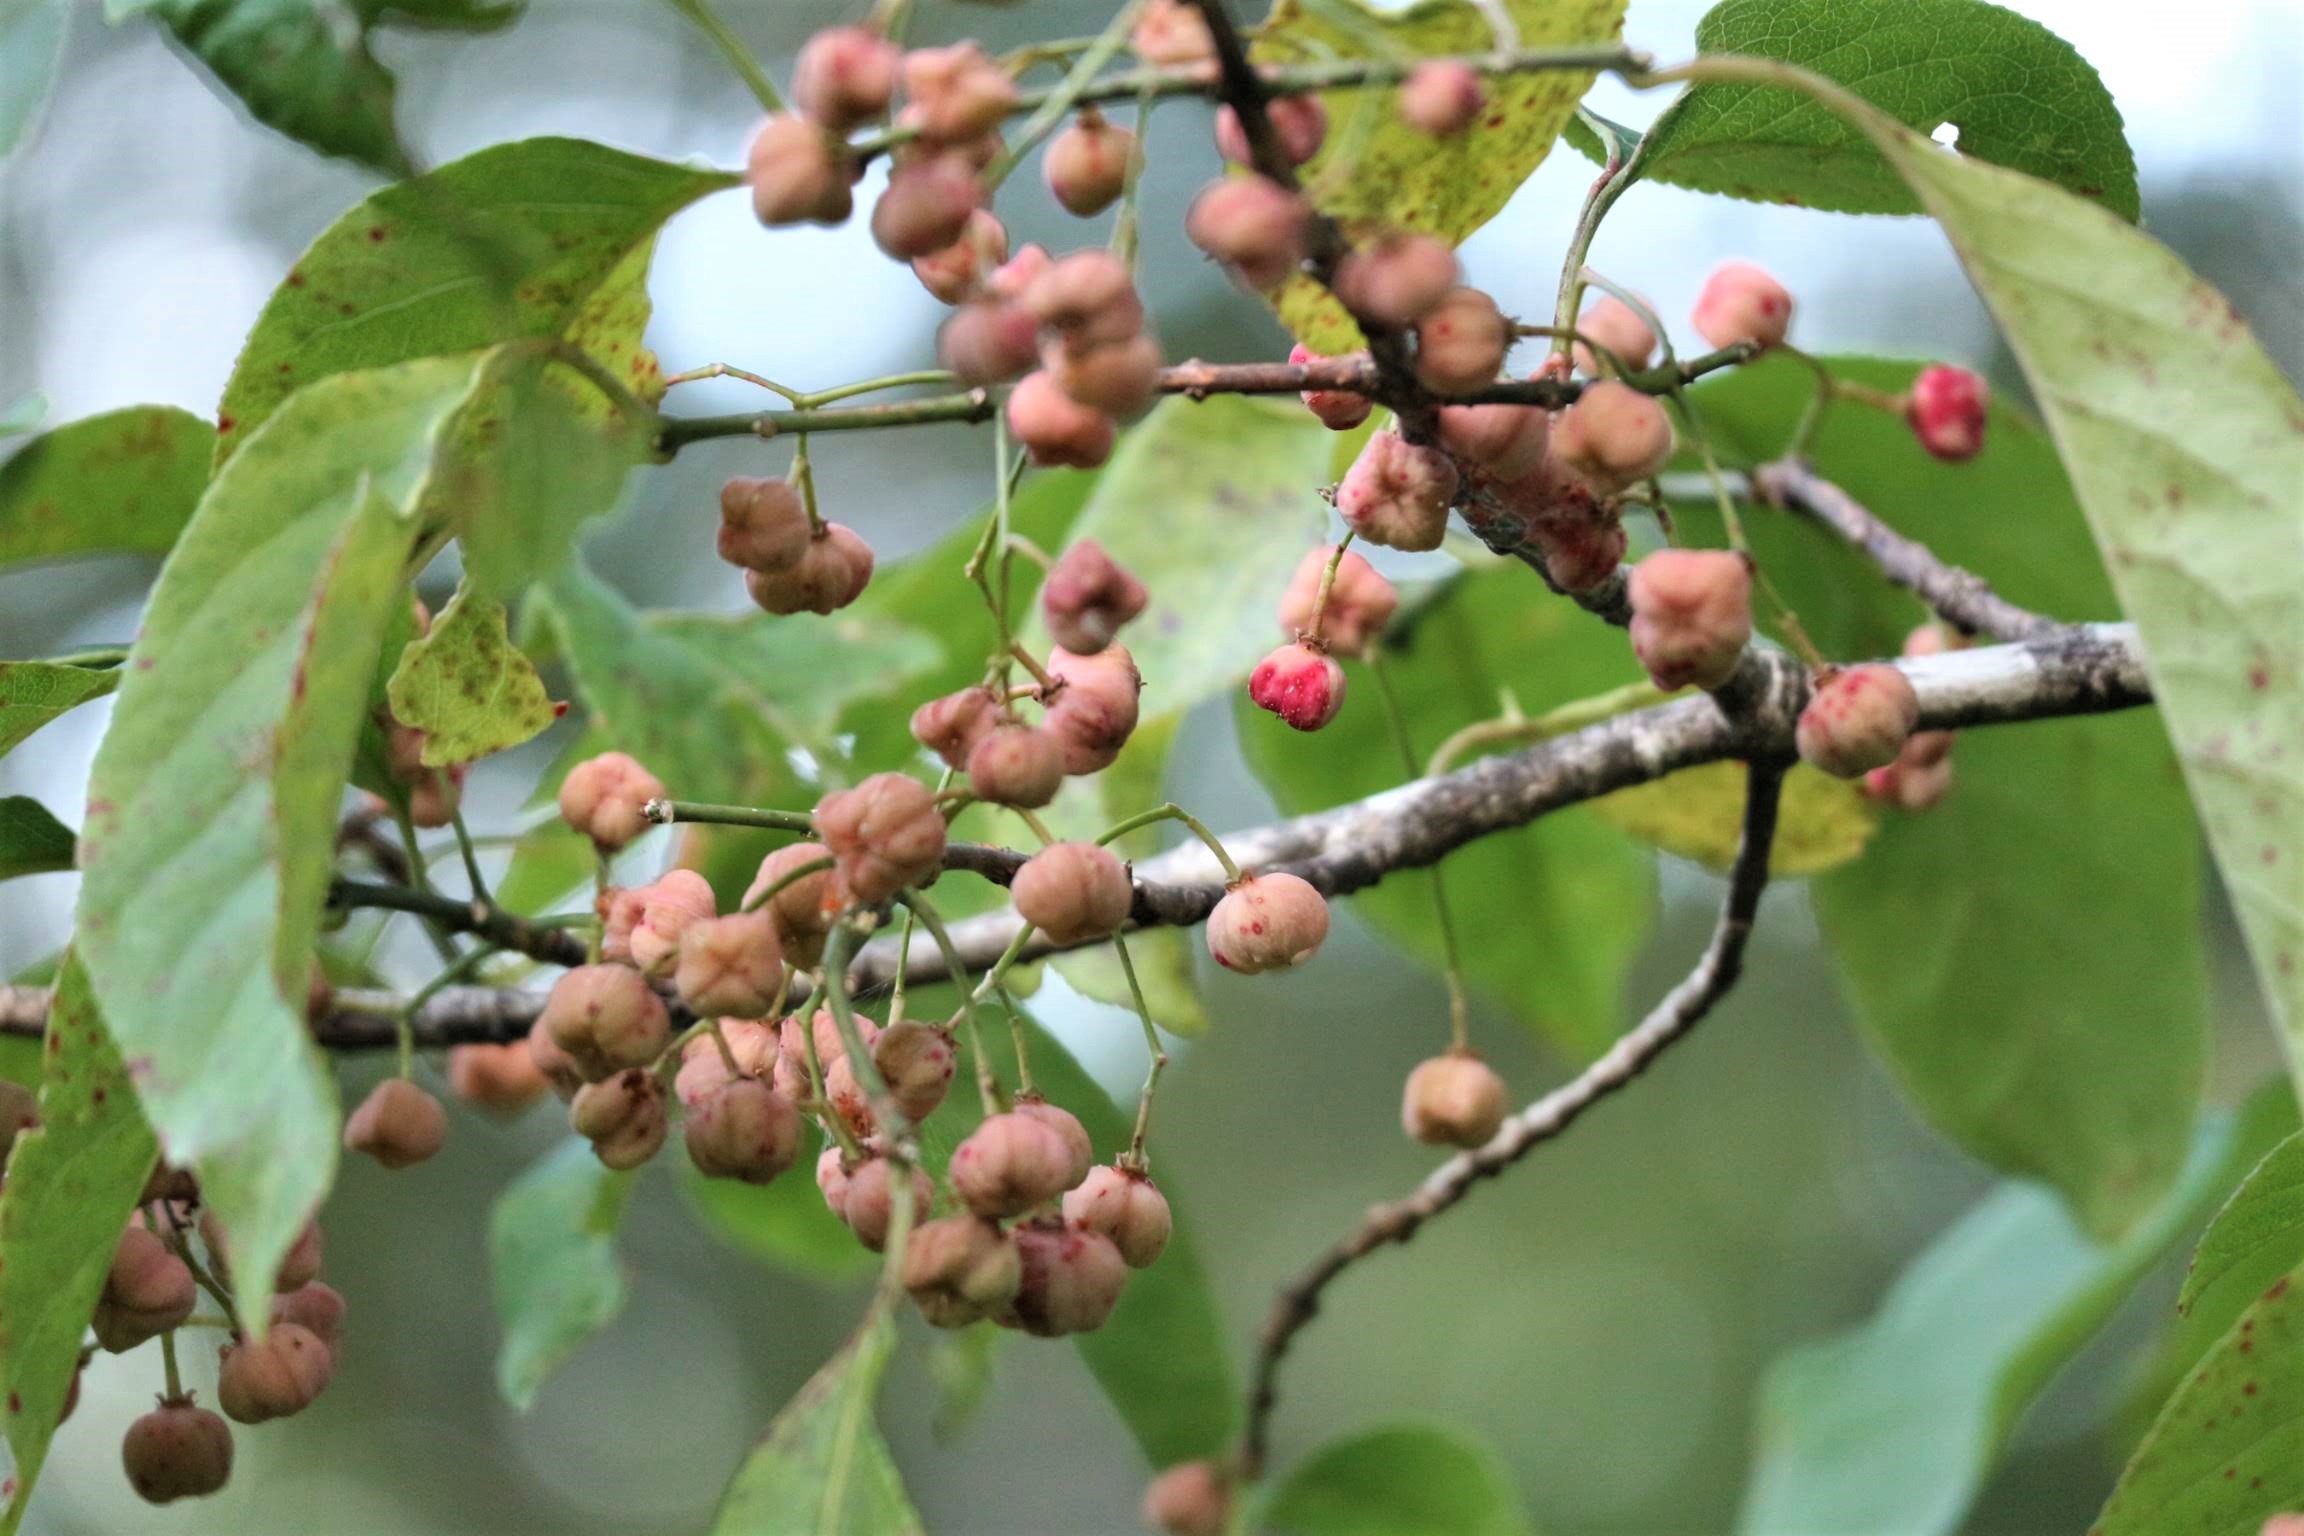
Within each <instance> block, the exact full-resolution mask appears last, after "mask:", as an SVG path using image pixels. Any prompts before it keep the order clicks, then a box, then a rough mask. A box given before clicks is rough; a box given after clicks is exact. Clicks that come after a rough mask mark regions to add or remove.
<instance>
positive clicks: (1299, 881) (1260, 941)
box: [1208, 872, 1328, 976]
mask: <svg viewBox="0 0 2304 1536" xmlns="http://www.w3.org/2000/svg"><path fill="white" fill-rule="evenodd" d="M1327 937H1328V902H1327V899H1326V898H1325V897H1323V896H1322V895H1321V894H1320V893H1319V892H1318V891H1317V890H1315V889H1313V887H1312V884H1311V882H1310V881H1308V880H1305V879H1303V878H1302V877H1300V876H1297V875H1291V874H1287V873H1285V872H1279V873H1272V874H1263V875H1242V876H1241V877H1240V878H1239V880H1237V881H1236V882H1234V883H1233V885H1232V887H1231V889H1229V890H1227V891H1226V892H1225V893H1224V898H1223V900H1221V901H1219V902H1217V903H1216V910H1215V911H1214V912H1211V913H1210V914H1209V915H1208V953H1209V954H1210V955H1211V956H1213V957H1214V958H1215V961H1216V963H1217V964H1218V965H1220V966H1223V967H1224V968H1225V969H1226V970H1228V971H1238V972H1240V973H1241V974H1242V975H1246V976H1254V975H1257V974H1259V973H1261V972H1264V971H1285V970H1291V969H1293V968H1295V967H1296V966H1299V965H1302V964H1304V963H1305V962H1306V961H1308V960H1310V959H1311V958H1312V957H1313V956H1314V955H1316V954H1318V953H1319V952H1320V946H1321V944H1322V943H1323V942H1324V941H1325V940H1326V939H1327Z"/></svg>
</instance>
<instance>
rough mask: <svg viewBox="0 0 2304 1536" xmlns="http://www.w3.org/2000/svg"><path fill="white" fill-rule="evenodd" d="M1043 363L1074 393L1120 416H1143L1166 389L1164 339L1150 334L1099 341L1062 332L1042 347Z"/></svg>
mask: <svg viewBox="0 0 2304 1536" xmlns="http://www.w3.org/2000/svg"><path fill="white" fill-rule="evenodd" d="M1040 366H1041V367H1042V368H1043V369H1045V370H1046V371H1047V374H1048V377H1049V378H1050V379H1052V380H1054V381H1055V384H1056V387H1057V388H1058V389H1060V390H1062V391H1063V392H1064V394H1065V395H1066V396H1067V397H1068V398H1070V399H1072V400H1074V401H1077V402H1078V403H1079V404H1081V405H1084V406H1087V407H1088V408H1089V409H1090V410H1093V411H1101V412H1103V413H1104V414H1105V415H1107V416H1111V417H1114V418H1117V419H1120V420H1128V419H1130V418H1133V417H1136V416H1141V415H1142V414H1143V413H1144V412H1145V411H1146V410H1147V409H1149V408H1150V406H1151V404H1152V402H1153V401H1154V400H1156V399H1158V398H1159V395H1160V343H1159V342H1157V341H1155V340H1153V339H1152V337H1150V336H1149V335H1143V334H1139V335H1135V336H1131V337H1129V338H1128V339H1127V340H1125V341H1098V342H1079V341H1074V340H1071V339H1069V338H1063V337H1059V338H1057V339H1055V340H1052V341H1051V342H1050V343H1049V344H1048V345H1047V346H1044V347H1042V348H1041V349H1040Z"/></svg>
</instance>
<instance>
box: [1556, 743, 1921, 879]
mask: <svg viewBox="0 0 2304 1536" xmlns="http://www.w3.org/2000/svg"><path fill="white" fill-rule="evenodd" d="M1592 809H1593V810H1595V811H1597V812H1598V813H1599V814H1600V816H1601V818H1602V819H1603V820H1606V821H1611V822H1614V823H1615V824H1616V825H1617V826H1619V827H1622V828H1623V829H1624V830H1625V831H1627V832H1629V833H1631V834H1632V835H1633V836H1634V837H1637V838H1639V839H1640V840H1641V841H1642V842H1645V843H1654V844H1655V845H1656V846H1657V847H1659V848H1661V849H1663V850H1664V851H1665V852H1666V853H1676V854H1678V855H1680V857H1682V858H1684V859H1694V860H1696V862H1698V863H1699V864H1703V865H1705V866H1706V867H1708V868H1711V869H1726V868H1727V867H1728V866H1729V865H1730V864H1732V863H1734V862H1735V859H1736V843H1737V837H1738V831H1739V829H1740V828H1741V826H1742V825H1743V816H1744V766H1743V764H1741V763H1706V764H1705V765H1704V766H1703V767H1701V768H1683V769H1681V770H1680V771H1679V772H1678V773H1675V774H1672V775H1670V776H1668V777H1666V778H1662V779H1658V780H1657V781H1656V782H1655V783H1653V784H1638V785H1634V786H1633V787H1632V788H1630V789H1620V790H1618V791H1616V793H1614V794H1612V795H1608V796H1605V797H1603V798H1601V799H1599V800H1597V801H1594V802H1593V805H1592ZM1879 825H1880V809H1879V807H1878V806H1876V805H1875V804H1873V802H1872V801H1871V800H1870V799H1869V798H1868V797H1867V796H1866V795H1865V793H1864V791H1863V790H1862V789H1861V788H1859V787H1858V786H1857V785H1855V784H1853V783H1850V782H1848V781H1847V780H1845V779H1835V778H1833V777H1831V776H1830V775H1828V774H1823V773H1819V772H1817V771H1816V770H1815V769H1813V768H1811V767H1809V766H1808V765H1807V764H1806V763H1802V764H1800V765H1799V766H1797V767H1795V768H1794V769H1793V770H1792V772H1791V773H1790V774H1788V775H1786V777H1785V780H1784V805H1783V809H1782V811H1781V812H1780V813H1779V815H1778V820H1777V825H1776V847H1775V850H1774V852H1772V853H1771V854H1770V855H1769V858H1768V868H1769V870H1770V872H1771V873H1773V874H1774V875H1775V876H1776V877H1777V878H1778V879H1786V878H1790V877H1793V876H1797V875H1817V874H1822V873H1823V872H1824V871H1825V870H1828V869H1836V868H1838V867H1839V866H1840V865H1842V864H1845V863H1847V862H1848V861H1849V860H1850V859H1853V858H1855V857H1856V856H1857V855H1858V854H1860V853H1862V852H1863V851H1864V845H1865V844H1866V843H1868V842H1870V841H1871V840H1872V833H1873V830H1874V829H1875V828H1877V827H1878V826H1879Z"/></svg>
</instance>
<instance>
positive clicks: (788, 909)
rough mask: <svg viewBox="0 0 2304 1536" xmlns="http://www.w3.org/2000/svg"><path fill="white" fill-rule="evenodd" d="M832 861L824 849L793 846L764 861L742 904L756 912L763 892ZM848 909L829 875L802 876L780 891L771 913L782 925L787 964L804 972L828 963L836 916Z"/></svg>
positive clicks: (769, 909)
mask: <svg viewBox="0 0 2304 1536" xmlns="http://www.w3.org/2000/svg"><path fill="white" fill-rule="evenodd" d="M828 856H829V855H828V851H827V850H826V848H825V847H824V845H823V844H822V843H793V844H791V845H789V846H787V847H783V848H779V849H777V850H776V851H775V852H774V853H772V854H770V855H768V857H766V858H764V859H762V860H761V861H760V871H759V873H758V874H755V875H754V876H753V877H752V883H751V884H750V885H748V886H746V887H745V888H744V901H743V903H742V904H743V905H745V906H750V905H751V904H752V903H753V902H755V901H757V900H758V899H759V897H760V893H761V892H763V891H765V890H767V889H768V888H769V887H770V886H772V885H774V884H776V882H777V881H779V880H782V879H783V878H784V877H785V876H786V875H787V874H790V873H791V872H792V871H793V870H795V869H798V868H799V867H800V866H801V865H803V864H813V863H815V862H816V861H817V860H818V859H822V858H825V857H828ZM846 903H847V897H846V893H845V892H843V891H842V890H841V889H840V884H839V879H838V877H837V876H836V875H835V874H834V873H833V872H832V871H831V870H829V869H825V870H819V871H817V872H816V873H815V874H812V875H802V876H801V877H800V878H799V879H797V880H795V881H793V882H792V883H791V884H789V885H787V886H785V887H784V888H783V889H782V890H779V891H778V892H777V893H776V895H775V896H774V898H773V899H771V900H770V901H769V902H768V904H767V908H766V911H767V913H768V915H769V917H770V918H771V919H772V920H773V921H774V922H775V924H776V938H777V941H778V942H779V943H781V944H782V945H783V946H784V954H785V958H786V959H788V960H790V961H791V962H792V963H793V964H794V965H797V966H801V967H803V968H808V967H813V966H814V965H815V964H816V962H817V961H818V960H819V959H821V958H822V957H823V954H824V939H825V936H826V935H827V934H829V933H831V931H832V919H833V917H834V915H835V914H837V913H838V912H839V910H840V908H841V907H842V906H844V905H846Z"/></svg>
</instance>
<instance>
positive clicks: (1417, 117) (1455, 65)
mask: <svg viewBox="0 0 2304 1536" xmlns="http://www.w3.org/2000/svg"><path fill="white" fill-rule="evenodd" d="M1487 99H1488V93H1487V90H1486V88H1485V87H1483V86H1482V85H1481V83H1480V72H1479V71H1478V70H1476V69H1474V68H1473V67H1472V66H1471V65H1469V64H1465V63H1462V62H1459V61H1458V60H1455V59H1427V60H1425V61H1424V62H1423V63H1421V64H1419V65H1417V66H1416V67H1415V68H1414V69H1412V70H1410V71H1409V72H1408V78H1407V79H1405V80H1403V81H1401V82H1400V100H1399V105H1400V116H1401V117H1402V119H1404V120H1405V121H1406V122H1407V124H1408V126H1409V127H1411V128H1413V129H1415V130H1416V131H1417V132H1419V133H1428V134H1430V135H1432V137H1434V138H1436V139H1445V138H1450V137H1452V136H1454V135H1456V134H1459V133H1462V132H1463V131H1464V130H1465V129H1467V128H1469V127H1471V126H1472V123H1473V121H1474V120H1475V119H1476V118H1478V117H1479V116H1480V108H1481V107H1482V106H1483V105H1485V104H1486V102H1487Z"/></svg>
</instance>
